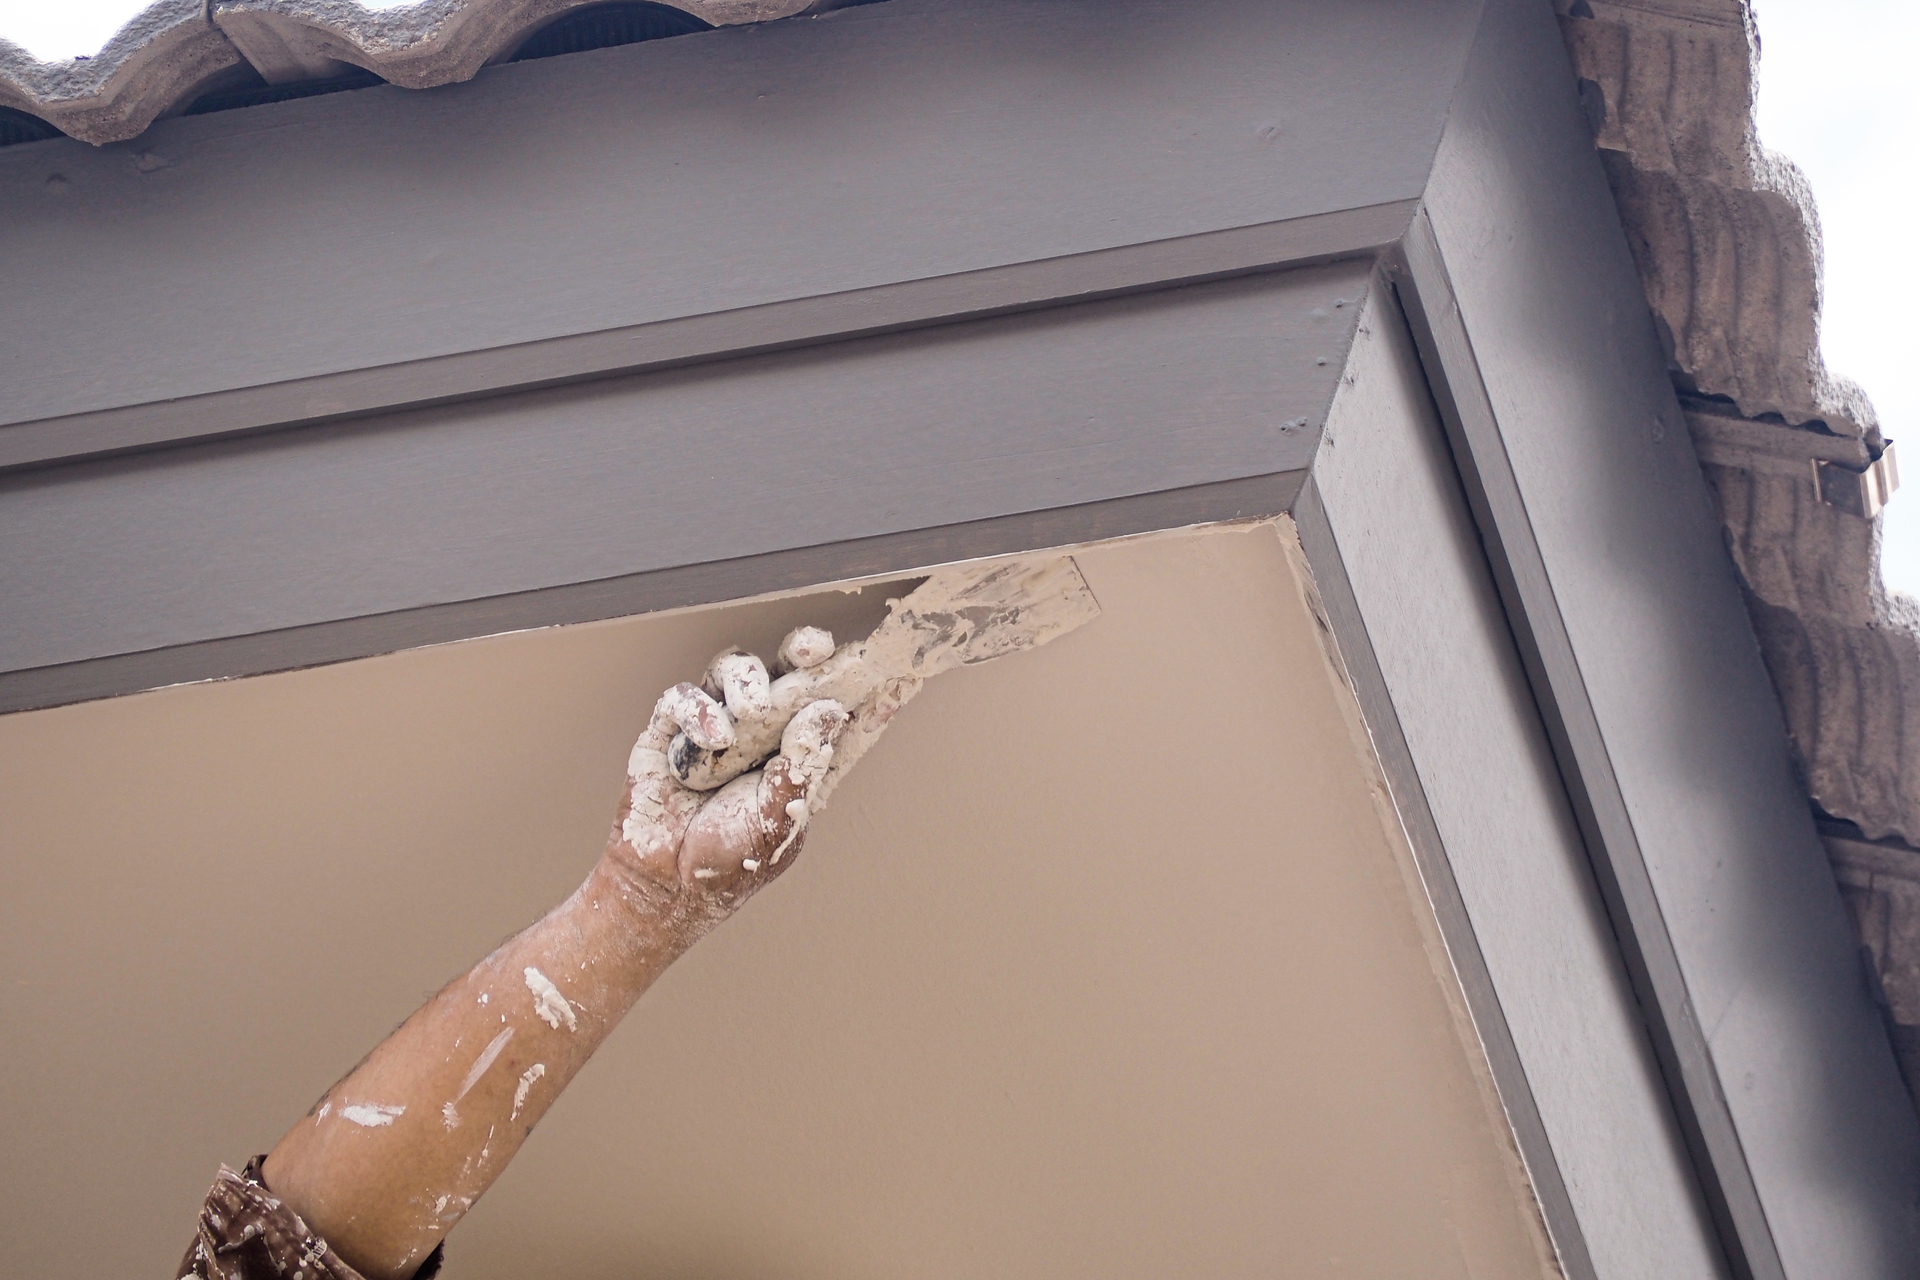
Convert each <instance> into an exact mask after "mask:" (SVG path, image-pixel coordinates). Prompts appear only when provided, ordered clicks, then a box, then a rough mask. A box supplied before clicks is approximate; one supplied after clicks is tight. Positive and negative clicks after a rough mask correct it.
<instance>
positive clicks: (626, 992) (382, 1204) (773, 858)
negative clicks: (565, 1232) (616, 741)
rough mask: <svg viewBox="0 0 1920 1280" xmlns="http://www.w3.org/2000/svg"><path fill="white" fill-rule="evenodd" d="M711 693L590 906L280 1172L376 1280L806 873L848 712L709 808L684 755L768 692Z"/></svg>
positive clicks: (399, 1057)
mask: <svg viewBox="0 0 1920 1280" xmlns="http://www.w3.org/2000/svg"><path fill="white" fill-rule="evenodd" d="M815 634H819V633H815ZM790 642H791V638H790ZM827 645H828V647H829V648H830V647H831V640H830V639H829V640H828V641H827ZM733 656H734V657H735V658H736V659H744V658H746V656H745V655H733ZM709 684H710V685H712V686H713V687H714V693H713V694H709V693H707V692H705V691H703V690H701V689H699V688H696V687H694V686H692V685H680V686H677V687H676V688H674V689H671V690H669V691H668V692H667V693H666V694H665V695H663V696H662V697H661V699H660V703H659V706H658V707H657V709H656V711H655V713H654V716H653V719H652V722H651V723H650V724H649V726H648V728H647V731H646V732H645V733H644V734H643V735H642V736H641V738H640V741H639V742H638V743H637V744H636V745H635V747H634V751H633V755H632V757H631V759H630V761H629V766H628V780H627V788H626V793H625V796H624V798H623V801H622V804H621V809H620V814H619V817H618V819H617V821H616V822H615V825H614V831H613V835H612V837H611V838H610V840H609V842H608V847H607V851H606V853H605V855H604V856H603V857H602V858H601V860H600V862H599V863H598V865H596V866H595V868H594V870H593V872H592V874H591V875H589V876H588V877H587V880H586V882H585V883H584V884H582V885H581V887H580V888H579V890H578V891H577V892H575V893H574V895H573V896H572V897H570V898H569V899H567V901H566V902H564V903H562V904H561V905H560V906H559V907H557V908H555V909H554V910H553V911H552V912H551V913H549V914H548V915H547V916H546V917H545V918H544V919H542V920H540V921H539V922H537V923H536V924H534V925H532V926H531V927H529V928H528V929H526V930H525V931H524V932H522V933H520V934H518V935H517V936H515V937H513V938H511V939H509V940H508V941H507V942H506V943H505V944H503V945H502V946H501V947H500V948H499V949H498V950H497V951H495V952H494V953H493V954H492V955H490V956H488V957H487V958H486V959H484V960H482V961H481V962H480V963H479V964H477V965H475V966H474V967H473V968H472V969H471V970H470V971H468V972H467V973H466V974H464V975H462V976H461V977H459V978H457V979H455V980H454V981H453V982H452V983H451V984H450V985H448V986H447V987H446V988H445V989H444V990H442V991H441V992H440V993H439V994H437V995H436V996H434V997H433V999H432V1000H430V1001H429V1002H428V1003H427V1004H426V1005H425V1006H424V1007H422V1008H421V1009H420V1010H419V1011H418V1012H416V1013H415V1014H414V1015H413V1016H412V1017H411V1018H409V1019H408V1020H407V1021H406V1022H405V1023H404V1024H403V1025H402V1026H401V1027H400V1028H399V1029H398V1030H397V1031H395V1032H394V1033H393V1035H392V1036H390V1037H389V1038H388V1039H387V1040H386V1041H384V1042H383V1043H382V1044H381V1045H380V1046H379V1047H378V1048H376V1049H375V1050H374V1051H373V1052H372V1053H371V1054H370V1055H368V1057H367V1059H366V1060H365V1061H364V1062H363V1063H362V1064H361V1065H360V1066H358V1067H357V1068H355V1069H354V1070H353V1071H352V1072H351V1073H350V1074H349V1075H348V1076H347V1077H346V1078H345V1079H343V1080H342V1081H340V1083H339V1084H337V1085H335V1086H334V1087H333V1088H332V1089H330V1090H328V1092H327V1094H326V1096H325V1097H323V1098H322V1099H321V1100H320V1101H319V1102H318V1103H317V1104H315V1106H314V1108H313V1110H312V1111H311V1112H309V1114H308V1115H307V1116H306V1117H305V1118H303V1119H302V1120H301V1121H300V1122H299V1123H297V1124H296V1125H295V1126H294V1127H293V1129H292V1130H291V1131H290V1132H289V1133H288V1134H287V1135H286V1136H285V1137H284V1138H282V1139H281V1141H280V1143H279V1145H278V1146H276V1147H275V1148H274V1149H273V1151H272V1153H271V1154H270V1155H269V1156H268V1158H267V1162H266V1165H265V1170H264V1176H265V1180H266V1183H267V1185H268V1187H269V1188H270V1189H271V1190H272V1192H273V1194H275V1195H276V1196H278V1197H280V1198H281V1199H283V1200H284V1201H286V1203H287V1204H288V1206H289V1207H291V1208H292V1209H293V1210H294V1211H295V1212H296V1213H298V1214H299V1215H300V1216H301V1217H302V1218H304V1219H305V1220H306V1222H307V1224H308V1226H309V1227H310V1229H311V1230H312V1231H313V1232H315V1233H316V1234H317V1235H318V1236H320V1237H321V1238H323V1239H324V1240H325V1241H326V1242H327V1244H328V1246H329V1247H330V1248H332V1249H334V1250H336V1251H337V1252H338V1254H339V1256H340V1257H341V1258H342V1259H343V1260H344V1261H346V1262H348V1263H349V1264H351V1265H352V1266H353V1267H355V1268H356V1269H357V1270H359V1271H360V1272H361V1273H362V1274H364V1275H365V1276H367V1277H368V1278H369V1280H403V1278H404V1277H409V1276H412V1275H413V1274H414V1272H415V1271H416V1270H417V1269H418V1268H419V1266H420V1265H421V1263H422V1262H423V1261H424V1260H425V1259H426V1258H427V1256H428V1255H429V1254H430V1253H431V1252H432V1250H433V1249H434V1247H435V1246H436V1245H437V1244H438V1243H439V1241H440V1240H441V1238H442V1237H444V1236H445V1235H446V1233H447V1232H448V1231H449V1230H450V1229H451V1228H452V1227H453V1225H454V1224H455V1223H456V1222H458V1221H459V1220H460V1218H461V1216H462V1215H463V1214H464V1213H465V1212H466V1211H467V1210H468V1209H469V1208H470V1207H471V1206H472V1205H473V1203H474V1201H475V1200H477V1199H478V1198H479V1197H480V1195H481V1193H482V1192H484V1191H485V1190H486V1189H487V1187H488V1186H489V1185H491V1184H492V1182H493V1180H494V1179H495V1178H497V1177H498V1176H499V1175H500V1173H501V1171H502V1170H503V1169H505V1167H506V1165H507V1162H508V1161H509V1160H510V1159H512V1157H513V1155H514V1153H515V1152H516V1151H517V1150H518V1149H519V1147H520V1144H521V1143H522V1142H523V1141H525V1140H526V1137H527V1135H528V1134H529V1133H530V1132H531V1131H532V1129H533V1126H534V1124H535V1123H536V1122H537V1121H538V1120H539V1119H540V1117H541V1116H542V1115H543V1114H544V1113H545V1111H546V1109H547V1108H548V1106H550V1105H551V1104H552V1103H553V1101H554V1099H555V1098H556V1097H557V1096H558V1095H559V1093H560V1091H561V1090H562V1089H564V1088H565V1087H566V1085H567V1083H568V1081H570V1080H571V1079H572V1078H573V1076H574V1074H575V1073H576V1072H577V1071H578V1070H579V1069H580V1068H581V1067H582V1066H583V1065H584V1064H585V1063H586V1061H587V1059H588V1058H589V1057H590V1056H591V1055H592V1054H593V1051H594V1050H595V1049H596V1048H598V1047H599V1045H600V1044H601V1043H602V1042H603V1041H604V1040H605V1039H606V1037H607V1035H608V1034H609V1033H610V1032H611V1031H612V1030H613V1028H614V1026H615V1025H616V1024H617V1023H618V1022H619V1021H620V1018H621V1017H622V1015H624V1014H625V1013H626V1011H627V1010H628V1009H629V1008H630V1007H632V1005H633V1003H634V1001H635V1000H637V999H638V998H639V996H640V994H641V993H642V992H643V991H645V990H646V989H647V987H648V986H649V985H651V984H652V983H653V981H654V979H656V978H657V977H659V975H660V974H661V973H662V972H663V971H664V970H665V969H666V967H667V966H668V965H669V964H671V963H672V962H673V961H674V960H675V959H676V958H677V957H678V956H680V955H681V954H682V953H683V952H685V951H686V949H687V948H688V947H690V946H691V945H693V943H694V942H695V941H697V940H698V939H699V938H700V937H701V936H702V935H704V934H705V933H706V932H707V931H708V930H710V929H711V928H713V927H714V925H716V924H718V923H719V922H720V921H721V920H724V919H725V918H726V917H727V916H728V915H730V914H732V912H733V911H734V910H735V909H737V908H738V907H739V906H740V904H741V903H743V902H744V901H745V900H746V899H747V898H748V897H749V896H751V895H752V894H753V893H754V892H755V891H756V890H757V889H759V888H760V887H761V886H763V885H765V884H766V883H768V882H769V881H771V880H772V879H773V878H774V877H775V876H777V875H779V874H780V873H781V872H782V871H784V870H785V869H786V867H787V866H790V865H791V864H792V861H793V858H794V856H795V855H796V854H797V853H798V851H799V844H800V841H801V838H802V836H803V834H804V829H805V826H806V821H807V817H808V808H807V803H808V800H809V798H810V797H811V796H812V795H813V791H814V788H815V786H816V785H817V784H818V783H819V782H820V780H821V779H822V778H823V777H824V776H825V774H826V771H827V769H828V767H829V765H830V764H831V762H832V759H833V751H834V743H835V740H836V738H837V737H838V735H839V733H840V730H841V729H842V727H843V726H844V725H845V723H846V720H847V715H846V712H845V711H844V710H843V709H842V708H841V706H840V704H839V703H837V702H834V701H831V700H819V701H814V702H812V703H809V704H808V705H806V706H805V707H803V708H802V709H800V710H799V711H798V713H797V714H793V713H791V712H789V713H788V714H789V715H790V717H791V718H790V720H789V721H788V722H787V723H786V724H785V726H784V730H783V731H782V732H781V734H780V736H779V742H780V752H779V754H778V755H777V756H775V757H774V758H773V759H771V760H768V761H767V762H766V764H765V765H764V766H762V767H760V768H757V769H754V770H753V771H751V772H749V773H746V774H744V775H742V776H740V777H737V778H735V779H733V780H732V781H730V782H728V783H726V784H725V785H724V786H722V787H720V788H718V789H717V790H714V791H710V792H701V791H695V790H691V789H689V788H687V787H686V786H684V785H682V784H681V783H680V782H679V781H678V780H676V779H675V778H674V776H673V772H672V770H671V769H670V768H669V767H668V763H667V754H668V752H669V750H670V748H671V747H672V744H673V742H674V740H675V738H676V737H682V736H684V739H691V740H693V741H695V742H696V743H698V745H699V746H701V747H702V748H705V749H713V750H720V749H724V748H726V747H727V746H728V745H729V744H730V743H731V742H732V741H733V740H734V738H735V736H736V732H737V729H736V723H735V722H736V719H738V720H740V721H741V722H742V724H743V725H744V723H745V722H746V721H750V720H752V719H753V718H754V717H756V716H760V715H763V714H765V707H764V705H763V704H764V695H765V692H766V690H767V688H768V674H767V672H766V669H765V668H764V667H763V666H761V665H760V664H759V660H758V659H747V660H735V661H732V662H730V663H729V662H728V661H727V656H725V655H723V658H722V659H720V660H716V664H715V674H713V675H710V678H709ZM716 694H717V695H718V696H717V697H716V696H715V695H716Z"/></svg>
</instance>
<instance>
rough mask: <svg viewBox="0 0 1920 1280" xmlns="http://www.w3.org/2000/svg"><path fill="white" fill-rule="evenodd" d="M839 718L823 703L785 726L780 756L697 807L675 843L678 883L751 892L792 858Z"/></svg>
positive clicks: (842, 713) (834, 707)
mask: <svg viewBox="0 0 1920 1280" xmlns="http://www.w3.org/2000/svg"><path fill="white" fill-rule="evenodd" d="M846 723H847V712H846V709H845V708H844V707H842V706H841V705H840V704H839V703H837V702H834V701H831V700H829V699H823V700H821V701H818V702H814V703H811V704H809V705H808V706H807V707H805V708H804V709H802V710H801V711H800V713H799V714H798V715H796V716H794V718H793V720H792V721H791V722H789V723H788V725H787V728H786V731H785V733H784V734H783V735H782V739H781V752H780V754H779V755H777V756H775V757H774V758H773V759H772V760H769V761H768V762H767V764H766V767H765V768H763V769H761V770H759V771H757V772H755V773H750V774H746V775H743V776H741V777H739V778H735V779H734V780H733V781H732V782H729V783H727V785H726V786H724V787H722V788H721V789H720V790H719V791H717V792H715V793H714V795H713V796H712V798H711V799H709V800H708V801H707V803H706V804H705V805H704V806H703V807H702V808H701V810H700V812H699V814H698V815H697V816H695V818H694V819H693V822H692V823H691V824H690V825H689V826H688V828H687V834H686V838H685V840H684V841H683V842H682V845H681V852H680V871H681V878H682V879H683V880H685V881H687V882H689V883H691V884H693V885H696V886H703V887H706V888H708V889H713V890H735V889H740V888H745V887H748V886H754V887H757V885H758V884H759V883H762V882H764V881H766V880H768V879H771V878H772V877H773V876H775V875H777V874H779V872H780V871H781V870H782V869H784V866H785V865H786V864H788V863H789V862H790V861H791V859H792V858H793V857H794V856H795V855H796V854H797V853H798V851H799V844H800V840H801V838H802V837H803V835H804V833H805V830H806V826H807V822H808V820H809V818H810V816H811V814H810V813H809V808H808V799H809V797H810V796H811V794H812V791H813V788H814V787H815V786H816V785H818V783H819V781H820V780H821V779H822V778H824V777H825V776H826V773H827V770H828V768H830V767H831V765H832V762H833V749H834V745H833V744H834V741H835V740H836V739H837V738H838V737H839V734H840V731H841V730H842V729H843V728H844V727H845V726H846Z"/></svg>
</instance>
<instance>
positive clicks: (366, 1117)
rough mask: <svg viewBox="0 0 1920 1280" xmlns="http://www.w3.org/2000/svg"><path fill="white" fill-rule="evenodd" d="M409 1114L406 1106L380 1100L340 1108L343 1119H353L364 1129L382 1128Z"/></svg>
mask: <svg viewBox="0 0 1920 1280" xmlns="http://www.w3.org/2000/svg"><path fill="white" fill-rule="evenodd" d="M405 1114H407V1109H406V1108H405V1107H403V1106H402V1107H389V1106H385V1105H383V1104H381V1103H378V1102H356V1103H354V1104H353V1105H352V1106H350V1107H342V1108H340V1115H341V1117H342V1118H343V1119H347V1120H351V1121H353V1122H354V1123H355V1124H357V1125H359V1126H360V1127H361V1128H363V1129H381V1128H385V1127H386V1126H387V1125H390V1124H392V1123H393V1122H394V1120H395V1119H396V1118H398V1117H400V1116H403V1115H405Z"/></svg>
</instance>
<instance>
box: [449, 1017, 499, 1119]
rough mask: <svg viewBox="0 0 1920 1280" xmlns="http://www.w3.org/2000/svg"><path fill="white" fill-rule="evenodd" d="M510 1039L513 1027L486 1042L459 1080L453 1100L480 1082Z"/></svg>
mask: <svg viewBox="0 0 1920 1280" xmlns="http://www.w3.org/2000/svg"><path fill="white" fill-rule="evenodd" d="M511 1039H513V1028H512V1027H508V1028H507V1029H506V1030H504V1031H502V1032H501V1033H500V1034H499V1035H497V1036H495V1037H494V1038H493V1039H491V1040H489V1041H488V1042H487V1047H486V1048H484V1049H482V1050H481V1051H480V1056H479V1057H477V1058H475V1059H474V1060H473V1066H472V1067H471V1068H470V1069H469V1070H468V1071H467V1078H466V1079H464V1080H462V1081H461V1082H460V1092H458V1093H456V1094H454V1095H453V1101H454V1102H458V1101H460V1099H462V1098H464V1097H466V1096H467V1094H468V1093H469V1092H471V1091H472V1089H473V1086H474V1085H476V1084H478V1083H480V1077H481V1076H483V1075H485V1074H487V1068H488V1067H490V1066H492V1065H493V1063H494V1059H496V1058H498V1057H499V1056H500V1054H501V1051H502V1050H504V1049H505V1048H506V1047H507V1041H509V1040H511ZM447 1105H448V1106H452V1105H453V1103H451V1102H450V1103H448V1104H447Z"/></svg>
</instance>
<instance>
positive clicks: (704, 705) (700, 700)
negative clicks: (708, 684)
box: [640, 681, 734, 751]
mask: <svg viewBox="0 0 1920 1280" xmlns="http://www.w3.org/2000/svg"><path fill="white" fill-rule="evenodd" d="M682 732H684V733H685V734H686V735H687V738H688V740H689V741H691V742H692V743H693V744H694V745H695V746H699V747H703V748H705V749H706V750H709V751H725V750H726V749H727V748H728V747H730V746H732V745H733V740H734V729H733V721H732V719H731V718H729V717H728V715H727V713H726V711H725V709H724V708H722V707H721V705H720V704H719V703H718V702H716V701H714V698H713V695H711V694H709V693H708V692H706V691H705V690H704V689H699V688H696V687H694V686H693V685H690V684H687V683H686V682H684V681H682V682H681V683H680V684H677V685H675V686H673V688H671V689H669V690H667V691H666V692H665V693H663V694H661V695H660V700H659V701H658V702H656V703H654V705H653V718H652V719H651V720H650V721H649V722H648V723H647V730H646V732H645V733H643V734H642V735H641V736H640V741H641V744H642V745H645V746H649V747H652V748H653V749H654V750H656V751H664V750H666V748H667V744H668V743H670V742H671V741H673V738H674V735H675V734H678V733H682Z"/></svg>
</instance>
